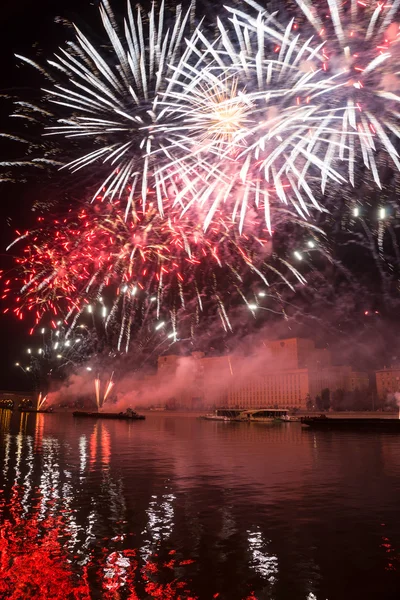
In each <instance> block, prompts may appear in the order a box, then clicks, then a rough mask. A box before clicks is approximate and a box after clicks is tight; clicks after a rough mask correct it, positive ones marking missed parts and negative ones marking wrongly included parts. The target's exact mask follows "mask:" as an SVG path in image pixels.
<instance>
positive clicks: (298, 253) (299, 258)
mask: <svg viewBox="0 0 400 600" xmlns="http://www.w3.org/2000/svg"><path fill="white" fill-rule="evenodd" d="M293 256H294V257H295V258H297V260H303V257H302V255H301V254H300V252H297V250H296V251H295V252H293Z"/></svg>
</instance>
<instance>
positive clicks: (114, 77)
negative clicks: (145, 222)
mask: <svg viewBox="0 0 400 600" xmlns="http://www.w3.org/2000/svg"><path fill="white" fill-rule="evenodd" d="M193 10H194V5H192V4H191V5H190V6H189V9H188V10H187V11H186V12H183V11H182V7H181V6H180V5H178V6H177V7H176V13H175V15H174V17H173V18H171V17H172V15H171V14H169V12H168V10H166V9H165V8H164V2H162V3H161V5H160V6H159V7H157V6H156V4H155V3H154V4H153V6H152V9H151V11H150V13H149V14H148V15H145V14H144V12H143V10H142V8H141V7H138V8H137V12H136V13H135V12H134V11H133V9H132V7H131V5H130V3H129V2H128V9H127V15H126V18H125V20H124V28H123V31H124V33H121V32H120V31H119V27H118V26H117V23H116V19H115V16H114V15H113V13H112V11H111V8H110V6H109V4H108V2H103V3H102V4H101V6H100V15H101V19H102V23H103V27H104V31H105V33H106V36H107V42H108V46H109V47H108V51H104V48H103V50H102V51H99V49H98V48H96V47H95V46H94V45H93V44H92V43H91V42H90V40H89V39H87V38H86V37H85V36H84V35H83V34H82V32H81V31H80V30H79V29H78V28H75V29H76V40H75V44H73V45H71V46H70V48H68V49H66V50H65V49H61V50H60V53H59V54H57V55H55V57H54V59H53V60H50V61H49V65H50V67H51V68H53V69H54V70H55V74H49V73H48V72H47V71H46V72H45V74H46V75H48V76H49V77H51V79H52V81H53V83H54V82H57V83H56V84H55V85H54V86H53V87H52V88H50V89H48V90H45V91H46V94H49V95H50V101H51V103H53V105H57V106H58V107H59V110H61V116H60V117H59V118H58V123H57V124H56V125H54V126H53V125H52V126H48V127H47V133H46V135H57V136H64V137H65V138H72V139H75V140H76V141H78V142H79V143H80V146H78V147H80V149H81V151H80V155H79V157H77V158H75V159H73V160H71V161H69V162H68V163H67V164H66V165H65V168H68V169H70V170H72V171H73V172H76V171H79V170H81V169H85V168H93V166H95V167H96V169H97V170H98V169H99V165H103V169H104V172H105V173H106V177H105V178H104V179H102V180H101V182H100V185H99V187H98V191H97V192H96V194H95V196H96V195H97V194H98V193H99V192H100V191H102V193H103V195H104V197H109V198H110V199H111V200H112V199H113V198H114V197H118V196H120V195H121V194H123V193H124V192H125V188H126V186H127V185H130V187H131V193H130V195H129V196H128V205H127V210H129V208H130V207H131V204H132V201H133V198H135V199H136V200H138V199H139V198H140V199H141V202H142V203H143V205H144V206H145V203H146V198H147V194H148V189H149V188H155V189H160V193H159V195H158V203H159V208H160V210H162V209H163V195H162V192H161V188H163V189H164V195H165V183H163V185H162V186H161V187H160V186H159V185H155V183H157V182H155V181H154V178H153V173H154V168H153V163H154V160H153V155H154V152H155V149H157V150H160V149H162V148H163V146H165V145H166V140H165V139H164V138H163V137H162V136H161V137H160V136H158V135H157V133H156V130H155V126H156V125H157V124H160V123H162V122H163V118H164V112H165V111H164V110H163V109H162V108H161V107H162V103H164V102H167V101H168V97H169V95H170V92H171V89H173V87H174V83H173V79H174V69H173V67H177V68H178V69H179V67H178V65H179V63H180V61H181V60H189V56H188V55H189V54H190V50H189V48H188V47H187V46H186V44H185V36H186V35H190V30H191V27H192V23H191V21H192V16H193ZM19 58H20V59H22V60H24V61H26V62H28V63H32V61H30V60H29V59H25V58H24V57H19ZM35 66H36V65H35ZM18 108H19V109H20V108H21V107H18ZM33 108H34V109H36V107H33ZM22 109H23V110H24V111H25V112H26V111H28V113H30V112H31V111H32V108H30V107H29V106H26V103H25V104H24V106H23V107H22ZM49 115H50V116H49ZM46 117H49V120H50V117H51V118H53V115H51V114H50V113H49V112H47V114H44V115H43V111H42V119H44V122H46ZM94 142H95V143H94ZM88 145H89V151H87V148H88ZM85 148H86V150H85Z"/></svg>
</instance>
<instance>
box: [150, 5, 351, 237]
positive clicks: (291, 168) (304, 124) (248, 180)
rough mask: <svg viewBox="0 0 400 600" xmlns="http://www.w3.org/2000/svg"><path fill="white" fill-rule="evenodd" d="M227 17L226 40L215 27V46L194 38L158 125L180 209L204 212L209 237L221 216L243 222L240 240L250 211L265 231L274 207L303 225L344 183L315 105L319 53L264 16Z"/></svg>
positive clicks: (319, 86)
mask: <svg viewBox="0 0 400 600" xmlns="http://www.w3.org/2000/svg"><path fill="white" fill-rule="evenodd" d="M230 11H231V17H232V18H231V21H232V25H233V27H231V31H229V32H228V30H227V29H226V27H225V25H224V23H222V22H221V21H219V22H218V32H219V38H218V42H217V43H216V42H215V41H214V40H209V39H208V37H207V36H206V35H205V34H204V33H203V32H202V31H201V29H198V30H197V31H196V40H195V42H196V48H197V54H198V55H199V56H200V59H199V61H198V63H197V65H196V67H193V66H192V65H191V64H190V62H188V61H187V62H182V63H181V65H179V69H180V72H179V76H177V79H176V85H175V88H176V89H174V90H172V91H171V94H170V96H171V97H172V99H171V98H169V99H168V104H167V103H165V106H164V110H165V112H166V114H168V115H169V119H168V120H167V123H166V124H160V126H159V127H160V130H161V131H162V133H164V134H165V136H166V137H168V139H169V140H171V142H170V146H169V148H168V151H169V153H170V154H171V156H172V160H171V161H170V162H169V163H167V164H165V161H161V166H160V168H159V172H160V173H165V174H166V175H165V178H166V180H168V179H171V177H172V176H175V177H176V178H177V179H178V181H179V185H178V186H177V187H178V193H177V196H176V199H175V201H176V202H181V203H182V204H183V205H184V206H188V205H189V206H190V205H191V204H192V203H194V202H198V203H200V205H201V206H203V207H205V208H206V209H207V217H206V220H205V228H207V226H208V225H209V223H210V221H211V220H212V218H213V214H214V211H215V210H217V209H218V208H221V207H223V208H224V210H225V211H228V210H229V211H231V212H232V214H233V215H234V218H235V215H236V214H237V213H238V214H240V219H239V220H238V224H239V228H240V230H241V231H242V230H243V227H244V221H245V215H246V212H247V210H251V209H253V208H255V209H256V210H257V211H258V212H260V211H261V213H262V215H263V216H264V215H265V221H266V223H267V227H268V229H269V230H270V231H271V229H272V226H273V225H272V224H271V216H270V213H271V203H273V202H276V201H277V200H278V201H280V202H283V203H284V204H291V205H292V206H294V208H295V210H296V211H297V213H298V215H299V216H300V217H301V218H304V219H307V218H310V213H311V212H312V207H314V208H317V209H319V210H322V209H323V206H322V205H323V203H322V204H321V201H319V199H318V198H317V196H321V192H322V193H323V192H324V191H325V187H326V184H327V182H328V181H334V182H339V181H342V182H343V181H344V179H343V177H342V176H341V175H340V174H339V173H338V172H337V170H336V169H335V168H334V163H333V160H332V157H331V154H332V150H331V147H330V144H329V141H328V140H326V139H325V138H326V129H327V127H328V120H327V119H326V117H325V116H323V115H321V113H320V112H319V105H318V104H316V103H315V102H314V97H315V96H318V95H319V94H320V93H321V91H324V89H325V84H324V83H321V80H320V78H319V76H318V71H317V69H316V68H314V62H316V61H317V60H318V59H317V57H318V56H319V53H320V52H321V47H318V46H317V47H315V46H313V45H312V40H307V41H304V42H303V43H301V42H300V40H299V39H298V37H296V38H293V35H292V31H291V27H290V26H288V27H287V28H286V29H283V30H282V28H279V27H277V26H276V25H275V23H274V28H272V27H271V25H270V23H269V20H270V17H269V16H267V17H264V16H261V14H260V15H259V17H258V18H257V19H256V20H254V19H250V18H248V19H247V20H246V19H245V18H244V17H245V15H244V17H243V16H242V13H240V12H239V11H235V10H233V9H230ZM178 148H179V151H176V149H178ZM182 148H184V149H185V153H184V154H183V155H182ZM318 190H319V193H318V194H317V191H318Z"/></svg>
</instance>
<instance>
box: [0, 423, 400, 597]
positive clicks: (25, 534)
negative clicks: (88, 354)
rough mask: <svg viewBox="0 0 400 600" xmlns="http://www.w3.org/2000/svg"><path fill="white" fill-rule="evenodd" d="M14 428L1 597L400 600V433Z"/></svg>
mask: <svg viewBox="0 0 400 600" xmlns="http://www.w3.org/2000/svg"><path fill="white" fill-rule="evenodd" d="M0 418H1V422H0V441H1V449H0V474H1V492H0V508H1V511H2V514H1V530H2V536H1V538H0V550H1V559H2V560H1V562H0V573H1V577H0V597H1V598H13V599H17V598H24V599H25V598H60V599H61V598H74V599H75V598H79V599H88V598H109V599H124V598H130V599H135V598H136V599H140V600H141V599H150V598H162V599H165V600H172V599H182V600H183V599H187V600H189V599H194V598H198V599H200V600H208V599H212V598H218V599H220V600H244V599H249V598H251V599H257V600H264V599H268V600H289V599H290V600H297V599H298V600H315V599H317V600H325V599H328V600H347V599H355V598H362V599H363V600H369V599H370V600H375V599H378V598H379V599H381V600H391V599H393V600H394V599H395V598H396V599H398V597H399V589H400V519H399V505H400V437H398V436H396V435H390V434H381V433H377V434H374V433H371V434H369V433H347V432H325V431H321V432H311V431H308V430H305V429H303V428H302V427H301V426H300V425H299V424H294V423H292V424H281V425H265V424H255V423H253V424H241V423H218V422H207V421H200V420H197V419H195V418H194V417H193V416H178V415H173V414H154V413H153V414H151V413H150V414H148V415H147V419H146V421H143V422H133V423H129V422H123V421H121V422H118V421H95V420H94V421H91V420H85V419H79V420H77V419H74V418H73V417H72V416H71V415H69V414H58V415H57V414H54V415H43V414H41V415H33V414H32V415H20V414H17V413H15V414H13V415H12V417H11V413H9V412H8V411H2V412H1V415H0ZM44 588H45V590H44ZM40 590H41V591H40ZM43 590H44V591H43ZM40 594H42V595H40Z"/></svg>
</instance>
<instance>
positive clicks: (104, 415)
mask: <svg viewBox="0 0 400 600" xmlns="http://www.w3.org/2000/svg"><path fill="white" fill-rule="evenodd" d="M72 414H73V416H74V417H88V418H94V419H119V420H122V421H144V420H145V418H146V417H145V416H144V415H139V414H138V413H137V412H136V411H134V410H132V409H128V410H126V411H125V412H120V413H113V412H87V411H84V410H76V411H74V412H73V413H72Z"/></svg>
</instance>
